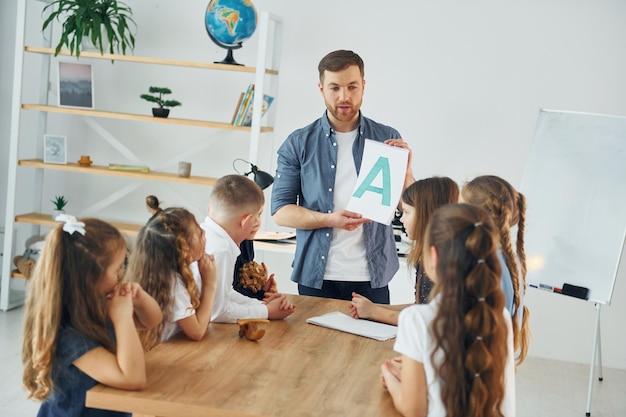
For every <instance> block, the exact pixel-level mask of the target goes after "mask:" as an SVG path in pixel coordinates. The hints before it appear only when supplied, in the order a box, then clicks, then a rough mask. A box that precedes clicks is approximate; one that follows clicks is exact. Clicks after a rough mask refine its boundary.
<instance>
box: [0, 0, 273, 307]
mask: <svg viewBox="0 0 626 417" xmlns="http://www.w3.org/2000/svg"><path fill="white" fill-rule="evenodd" d="M29 1H30V2H35V1H39V2H44V3H48V2H47V1H46V0H18V4H17V24H16V26H17V27H16V41H15V53H14V77H13V94H12V101H11V129H10V146H9V161H8V172H7V179H8V184H7V203H6V219H5V233H4V250H3V253H4V256H3V259H2V281H1V286H0V309H1V310H8V309H10V308H14V307H16V306H19V305H21V304H22V303H23V297H20V296H19V294H12V292H15V291H12V289H11V280H13V279H20V278H23V277H22V276H21V275H20V274H19V273H18V272H17V271H15V270H14V268H13V266H12V265H13V261H12V260H13V257H14V256H15V253H14V252H15V251H18V252H19V249H15V248H14V247H13V246H14V240H15V236H14V234H15V228H16V227H19V225H20V224H23V225H34V226H40V227H41V226H43V227H50V226H54V225H55V224H56V222H55V221H53V220H52V218H51V216H50V215H48V214H45V213H39V212H37V210H38V208H39V207H38V206H40V205H41V204H40V203H39V204H37V201H39V202H40V201H41V196H34V198H33V204H32V206H33V210H32V212H28V213H16V193H18V190H17V178H18V176H19V174H20V172H21V171H20V170H23V169H37V170H42V171H43V170H59V171H65V172H70V173H78V174H91V175H102V176H118V177H124V178H128V179H129V180H130V181H162V182H177V183H186V184H196V185H205V186H211V185H213V184H214V183H215V181H216V178H211V177H202V176H191V177H189V178H183V177H179V176H178V175H177V174H172V173H168V172H160V171H152V170H151V171H150V172H149V173H142V172H129V171H114V170H109V169H108V167H106V166H93V165H92V166H91V167H82V166H79V165H78V164H75V163H68V164H65V165H58V164H47V163H44V162H43V161H42V160H41V159H40V158H39V159H38V158H37V155H34V154H33V155H32V158H29V159H20V158H19V153H18V151H19V146H20V140H21V135H20V118H21V114H22V112H25V111H36V112H40V113H41V114H42V115H43V125H44V126H45V125H46V123H47V114H48V113H65V114H70V115H73V116H75V117H83V118H84V119H85V120H86V121H87V122H89V120H91V119H93V118H105V119H119V120H130V121H137V122H147V123H165V124H173V125H181V126H194V127H198V128H205V129H223V130H230V131H243V132H249V134H250V142H249V149H248V161H249V162H251V163H253V164H257V162H258V161H257V160H258V155H259V142H260V140H261V136H262V135H263V134H266V133H272V132H273V127H272V126H273V124H274V117H273V115H274V113H275V112H269V114H268V115H267V116H266V117H267V125H266V126H263V125H262V124H261V116H262V108H263V106H262V103H263V93H264V92H266V91H268V89H269V88H271V90H272V91H274V92H275V91H278V88H277V84H278V67H279V63H280V52H281V46H280V41H281V40H282V19H281V18H280V17H278V16H275V15H272V14H271V13H268V12H261V13H259V23H258V27H257V31H258V46H257V60H256V67H248V66H235V65H225V64H214V63H207V62H192V61H180V60H173V59H161V58H151V57H139V56H126V55H111V54H104V55H100V54H99V53H96V52H88V51H84V52H81V60H85V61H87V62H89V61H88V60H115V61H125V62H131V63H135V64H137V65H162V66H173V67H184V68H197V69H203V70H208V71H229V72H243V73H250V74H251V78H252V77H254V78H253V79H254V84H255V91H256V92H257V94H255V95H254V101H253V116H252V125H251V126H250V127H239V126H233V125H232V124H230V123H228V122H217V121H216V122H213V121H205V120H192V119H177V118H166V119H162V118H155V117H151V116H146V115H140V114H131V113H119V112H113V111H102V110H97V109H79V108H70V107H59V106H54V105H49V104H47V103H48V97H47V89H46V91H45V92H43V91H42V92H41V94H40V101H41V103H45V104H40V103H23V101H22V97H23V87H24V85H25V83H26V82H28V80H26V79H25V76H24V74H25V68H24V56H25V54H42V55H43V56H44V57H46V58H47V59H46V60H44V64H43V66H44V67H45V68H43V70H42V78H43V81H44V82H43V83H42V85H45V86H48V81H49V79H50V76H49V74H50V71H49V68H50V58H51V57H52V56H53V55H54V49H53V48H50V47H47V48H46V47H35V46H28V45H25V41H24V40H25V31H26V16H27V14H26V7H27V3H28V2H29ZM59 55H70V54H69V51H61V52H60V54H59ZM252 74H254V75H252ZM267 78H270V79H271V81H270V82H268V81H267ZM92 123H93V122H92ZM109 142H110V144H111V145H112V146H113V147H114V148H115V149H117V150H118V151H119V152H120V153H121V154H123V155H126V156H128V155H129V151H128V150H127V148H126V147H125V146H124V144H123V143H121V142H120V141H117V140H116V139H112V140H109ZM33 153H35V151H34V150H33ZM130 156H132V155H130ZM268 166H269V163H268ZM224 174H226V173H224ZM41 177H42V176H41V175H40V176H39V178H41ZM29 191H30V190H29ZM37 191H38V192H39V193H41V190H37ZM30 192H32V191H30ZM127 192H128V191H126V192H125V193H127ZM125 193H124V192H120V194H119V195H117V196H107V199H108V200H109V201H110V200H111V198H118V199H119V198H121V197H122V196H124V195H125ZM111 223H113V224H114V225H116V226H117V227H118V228H119V229H120V230H121V231H122V232H123V233H125V234H127V235H130V236H133V235H136V234H137V232H138V231H139V229H140V227H141V225H139V224H134V223H124V222H111Z"/></svg>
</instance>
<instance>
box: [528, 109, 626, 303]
mask: <svg viewBox="0 0 626 417" xmlns="http://www.w3.org/2000/svg"><path fill="white" fill-rule="evenodd" d="M520 191H521V192H522V193H523V194H524V195H525V196H526V201H527V210H526V236H525V249H526V256H527V264H528V274H527V281H528V283H529V284H530V285H531V286H533V287H537V288H543V289H547V290H552V289H560V288H562V287H563V285H564V284H570V285H574V286H579V287H584V288H587V289H589V298H588V299H589V300H592V301H595V302H599V303H602V304H610V302H611V296H612V293H613V287H614V284H615V278H616V276H617V271H618V268H619V265H620V258H621V254H622V249H623V245H624V238H625V236H626V117H620V116H609V115H600V114H589V113H575V112H565V111H555V110H543V109H542V110H541V111H540V112H539V117H538V121H537V127H536V130H535V136H534V142H533V146H532V149H531V152H530V157H529V160H528V163H527V165H526V168H525V172H524V178H523V182H522V186H521V188H520Z"/></svg>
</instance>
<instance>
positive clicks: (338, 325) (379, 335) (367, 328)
mask: <svg viewBox="0 0 626 417" xmlns="http://www.w3.org/2000/svg"><path fill="white" fill-rule="evenodd" d="M306 322H307V323H309V324H315V325H317V326H322V327H327V328H329V329H333V330H339V331H341V332H346V333H352V334H356V335H358V336H363V337H369V338H370V339H374V340H378V341H381V342H384V341H385V340H389V339H393V338H395V337H396V334H397V333H398V327H397V326H392V325H390V324H384V323H378V322H375V321H370V320H360V319H355V318H353V317H350V316H348V315H347V314H344V313H341V312H339V311H333V312H332V313H327V314H323V315H321V316H317V317H311V318H309V319H307V320H306Z"/></svg>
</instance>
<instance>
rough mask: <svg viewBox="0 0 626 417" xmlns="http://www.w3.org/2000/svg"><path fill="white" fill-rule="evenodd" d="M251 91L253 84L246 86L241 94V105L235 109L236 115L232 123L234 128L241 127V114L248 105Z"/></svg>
mask: <svg viewBox="0 0 626 417" xmlns="http://www.w3.org/2000/svg"><path fill="white" fill-rule="evenodd" d="M253 91H254V84H250V85H248V88H247V89H246V91H245V93H244V94H243V97H242V99H241V103H240V104H239V107H238V109H237V115H236V116H235V122H234V123H233V124H234V125H235V126H241V120H242V117H243V114H244V112H245V109H246V107H247V106H248V105H249V103H250V100H251V98H252V94H253Z"/></svg>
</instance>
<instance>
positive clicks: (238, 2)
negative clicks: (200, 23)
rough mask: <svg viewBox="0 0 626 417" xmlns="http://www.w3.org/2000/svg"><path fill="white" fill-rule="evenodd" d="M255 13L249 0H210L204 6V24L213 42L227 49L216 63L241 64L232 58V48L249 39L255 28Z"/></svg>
mask: <svg viewBox="0 0 626 417" xmlns="http://www.w3.org/2000/svg"><path fill="white" fill-rule="evenodd" d="M256 25H257V13H256V9H255V8H254V5H253V4H252V2H251V1H250V0H211V1H210V2H209V5H208V6H207V8H206V13H205V16H204V26H205V27H206V31H207V33H208V34H209V37H210V38H211V40H212V41H213V42H215V43H216V44H217V45H219V46H221V47H222V48H225V49H228V53H227V54H226V58H225V59H224V60H223V61H220V62H216V63H218V64H230V65H242V64H239V63H237V62H236V61H235V59H234V58H233V49H239V48H241V46H242V45H241V44H242V43H243V42H244V41H246V40H248V39H250V38H251V37H252V35H253V34H254V31H255V30H256Z"/></svg>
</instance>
